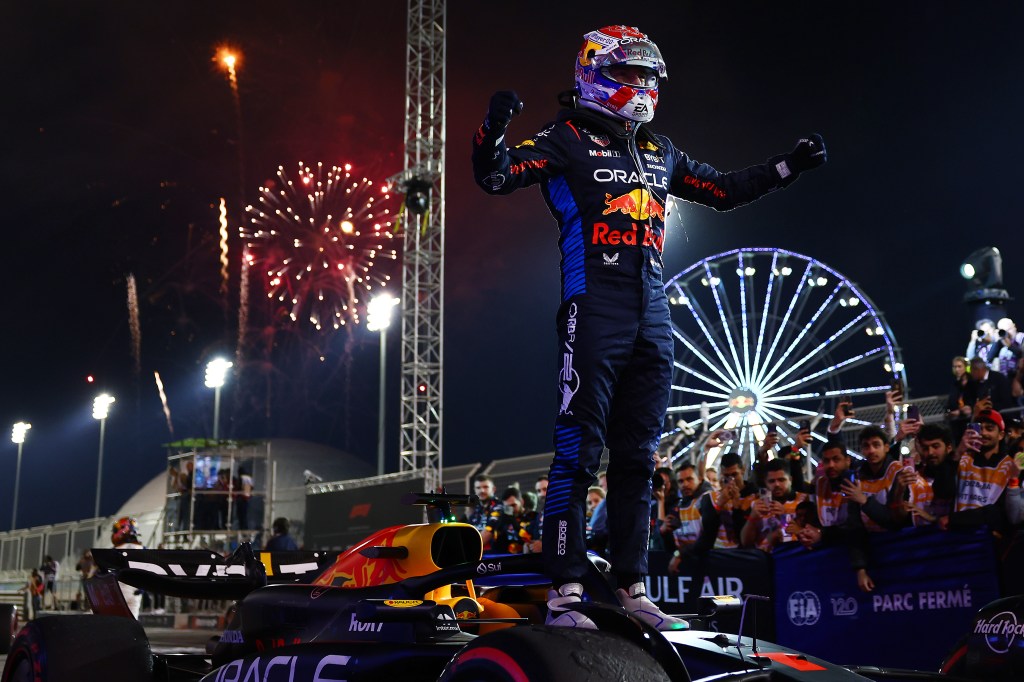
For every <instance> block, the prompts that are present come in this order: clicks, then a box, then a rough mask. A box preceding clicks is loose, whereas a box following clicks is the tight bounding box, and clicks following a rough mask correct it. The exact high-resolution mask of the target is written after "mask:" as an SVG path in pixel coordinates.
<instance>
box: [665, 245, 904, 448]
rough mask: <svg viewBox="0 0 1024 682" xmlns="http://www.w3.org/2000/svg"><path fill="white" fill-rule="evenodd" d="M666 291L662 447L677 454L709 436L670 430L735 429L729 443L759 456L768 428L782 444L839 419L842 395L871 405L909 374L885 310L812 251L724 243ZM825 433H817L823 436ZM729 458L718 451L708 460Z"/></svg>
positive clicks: (671, 282) (676, 278) (670, 282)
mask: <svg viewBox="0 0 1024 682" xmlns="http://www.w3.org/2000/svg"><path fill="white" fill-rule="evenodd" d="M665 291H666V293H667V295H668V298H669V304H670V308H671V313H672V323H673V334H674V337H675V368H674V370H673V381H672V394H671V397H670V399H669V408H668V419H669V423H670V430H669V432H668V433H666V434H665V435H664V436H663V443H664V442H666V441H669V442H675V443H679V444H680V445H679V447H673V448H672V451H671V452H670V454H671V455H672V456H673V458H678V457H684V456H687V454H688V452H689V450H690V449H692V448H694V447H695V446H696V444H697V443H699V442H701V441H700V439H697V440H694V439H685V438H678V437H677V438H675V439H673V438H672V436H673V435H675V436H678V435H679V434H688V433H692V432H694V431H695V430H699V429H701V428H703V429H704V431H705V432H708V433H709V432H712V431H714V430H717V429H727V430H729V431H730V432H731V435H732V436H733V440H732V441H731V442H730V443H729V444H727V445H726V446H724V447H725V448H726V449H727V450H730V451H732V452H737V453H738V454H740V455H741V456H743V458H744V461H747V462H750V461H752V460H751V458H752V457H753V455H754V453H755V452H756V449H757V447H758V444H759V442H761V441H763V440H764V437H765V434H766V432H767V431H768V430H769V429H770V428H773V429H774V430H776V431H777V432H778V433H779V436H780V442H783V443H784V442H785V441H786V439H790V440H791V439H792V438H793V436H795V434H796V432H797V430H798V429H799V428H800V422H801V421H802V420H810V421H811V422H812V424H813V425H816V424H817V422H818V421H819V420H821V419H823V418H824V419H828V418H830V416H831V414H832V413H833V411H834V409H835V404H836V403H837V402H838V401H839V399H841V398H846V397H848V398H849V399H851V400H852V401H854V403H855V404H863V399H864V397H865V396H868V395H871V394H883V393H884V392H885V391H888V390H890V388H891V387H892V384H893V381H894V380H900V381H903V382H904V383H905V382H906V376H905V371H904V367H903V362H902V360H901V356H900V351H899V347H898V346H897V345H896V340H895V337H894V335H893V333H892V330H891V329H890V327H889V325H888V324H887V323H886V321H885V319H884V318H883V317H882V313H881V311H880V310H878V308H877V307H876V306H875V305H874V304H873V303H872V302H871V300H870V299H869V298H868V297H867V296H866V295H865V294H864V293H863V292H862V291H861V290H860V289H859V288H858V287H857V285H856V284H855V283H853V282H851V281H850V280H849V279H848V278H846V277H845V276H844V275H842V274H841V273H839V272H837V271H836V270H835V269H833V268H831V267H829V266H828V265H826V264H825V263H822V262H821V261H818V260H815V259H814V258H811V257H809V256H804V255H802V254H799V253H794V252H792V251H786V250H784V249H773V248H742V249H736V250H733V251H726V252H724V253H720V254H718V255H715V256H711V257H709V258H705V259H703V260H701V261H698V262H696V263H694V264H693V265H691V266H690V267H688V268H686V269H685V270H683V271H682V272H680V273H679V274H677V275H675V276H674V277H672V278H671V279H669V280H668V282H667V283H666V284H665ZM878 402H880V401H878ZM851 421H853V422H854V423H856V420H851ZM673 427H674V428H673ZM813 430H814V429H812V431H813ZM823 432H824V429H818V430H817V433H815V434H814V437H815V438H816V439H817V440H819V441H823V440H824V439H825V437H824V435H822V434H823ZM684 441H689V442H685V443H684ZM720 454H721V452H720V451H719V448H715V449H713V450H712V451H711V452H709V457H708V466H714V463H715V461H716V460H717V458H718V456H719V455H720Z"/></svg>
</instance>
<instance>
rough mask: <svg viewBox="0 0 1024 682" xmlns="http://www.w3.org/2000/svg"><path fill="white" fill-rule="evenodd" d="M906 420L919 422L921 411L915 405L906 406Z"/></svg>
mask: <svg viewBox="0 0 1024 682" xmlns="http://www.w3.org/2000/svg"><path fill="white" fill-rule="evenodd" d="M906 418H907V419H916V420H918V421H920V420H921V409H920V408H919V407H918V406H917V405H907V417H906Z"/></svg>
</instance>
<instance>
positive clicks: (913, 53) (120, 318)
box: [0, 0, 1024, 528]
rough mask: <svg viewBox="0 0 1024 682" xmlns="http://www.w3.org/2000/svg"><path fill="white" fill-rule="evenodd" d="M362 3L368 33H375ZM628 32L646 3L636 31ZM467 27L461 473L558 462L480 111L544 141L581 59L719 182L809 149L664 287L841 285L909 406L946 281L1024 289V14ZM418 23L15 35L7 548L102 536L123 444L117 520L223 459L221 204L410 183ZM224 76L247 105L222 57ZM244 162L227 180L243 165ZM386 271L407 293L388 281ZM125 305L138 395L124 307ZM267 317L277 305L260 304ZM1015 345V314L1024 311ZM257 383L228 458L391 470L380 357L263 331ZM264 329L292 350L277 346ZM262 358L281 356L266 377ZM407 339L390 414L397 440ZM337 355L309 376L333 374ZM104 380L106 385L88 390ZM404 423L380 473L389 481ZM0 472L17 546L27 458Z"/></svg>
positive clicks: (672, 242) (525, 226)
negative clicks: (136, 351)
mask: <svg viewBox="0 0 1024 682" xmlns="http://www.w3.org/2000/svg"><path fill="white" fill-rule="evenodd" d="M357 5H358V6H357ZM636 6H638V5H636V4H633V5H630V7H636ZM642 6H643V7H644V8H645V9H643V10H638V9H626V4H624V3H617V4H614V5H613V4H612V3H606V2H590V3H541V2H533V1H530V2H519V3H508V4H507V5H505V4H499V3H456V2H452V3H450V9H449V16H448V36H449V39H448V48H447V49H448V72H447V79H448V93H447V109H448V125H447V174H446V182H447V233H446V239H447V248H446V264H445V275H446V289H445V303H446V310H445V334H446V335H445V357H444V362H445V374H444V382H445V386H444V391H445V404H444V409H445V414H444V458H445V463H446V464H458V463H465V462H471V461H489V460H491V459H494V458H499V457H504V456H513V455H521V454H532V453H536V452H544V451H548V450H550V445H549V443H550V426H551V423H552V419H553V414H554V409H555V406H556V402H555V400H556V396H555V393H554V368H555V364H554V363H555V354H554V338H555V337H554V329H553V315H554V310H555V308H556V306H557V302H558V269H557V267H558V254H557V247H556V239H557V234H556V232H555V229H554V223H553V220H552V219H551V217H550V216H549V215H548V213H547V210H546V208H545V207H544V205H543V201H542V199H541V197H540V194H539V191H537V190H526V191H522V192H519V193H517V194H514V195H512V196H510V197H503V198H491V197H488V196H486V195H485V194H484V193H483V192H481V191H480V190H479V189H477V188H476V186H475V185H474V184H473V182H472V178H471V174H470V165H469V153H470V138H471V136H472V134H473V132H474V130H475V128H476V126H477V125H478V124H479V121H480V119H481V118H482V116H483V114H484V112H485V111H486V107H487V102H488V99H489V97H490V94H491V92H492V91H494V90H496V89H515V90H517V91H518V92H519V94H520V96H521V98H522V99H523V101H524V102H525V105H526V107H525V110H524V112H523V114H522V115H521V116H520V117H519V118H517V119H516V120H515V121H514V122H513V124H512V128H511V131H510V133H509V137H510V139H512V140H519V139H524V138H526V137H529V136H530V135H532V134H533V133H534V132H536V131H538V130H539V129H540V128H541V126H543V125H544V124H545V123H546V122H547V121H549V120H551V119H552V118H553V117H554V114H555V112H556V109H557V105H556V102H555V95H556V93H557V92H559V91H561V90H564V89H568V88H570V87H571V86H572V67H573V59H574V57H575V53H576V50H577V49H578V47H579V44H580V41H581V38H582V35H583V34H584V33H585V32H586V31H588V30H592V29H594V28H598V27H600V26H603V25H605V24H609V23H628V24H635V25H637V26H639V27H640V28H641V29H642V30H645V31H647V32H648V33H649V34H650V35H651V37H652V38H653V39H654V40H655V41H656V42H657V43H658V45H659V46H660V48H661V50H662V53H663V54H664V56H665V59H666V61H667V64H668V72H669V80H668V81H667V82H666V83H664V84H663V86H662V88H661V99H660V103H659V108H658V112H657V116H656V117H655V120H654V124H653V127H654V129H655V130H657V131H658V132H661V133H663V134H666V135H668V136H669V137H670V138H671V139H672V140H673V141H674V142H675V144H676V145H677V146H678V147H680V148H681V149H683V150H684V151H686V152H687V153H688V154H690V155H691V156H692V157H694V158H696V159H698V160H700V161H703V162H707V163H710V164H712V165H713V166H715V167H716V168H718V169H719V170H733V169H739V168H742V167H745V166H747V165H750V164H752V163H760V162H762V161H763V160H764V159H766V158H767V157H769V156H771V155H773V154H777V153H782V152H786V151H789V150H790V149H791V148H792V147H793V145H794V144H795V142H796V140H797V139H798V138H799V137H800V136H803V135H806V134H808V133H811V132H820V133H821V134H822V135H823V136H824V138H825V141H826V144H827V147H828V151H829V158H830V161H829V163H828V165H827V166H825V167H824V168H823V169H821V170H817V171H815V172H813V173H810V174H808V175H806V176H805V177H802V178H801V179H800V180H799V181H798V182H797V183H796V184H795V185H793V186H792V187H791V188H789V189H788V190H786V191H784V192H781V193H777V194H774V195H772V196H770V197H767V198H765V199H764V200H762V201H760V202H758V203H756V204H754V205H752V206H748V207H744V208H742V209H739V210H737V211H734V212H731V213H724V214H718V213H715V212H713V211H711V210H710V209H705V208H702V207H698V206H686V207H684V208H683V210H682V215H681V218H682V220H683V223H684V225H685V236H683V235H682V234H669V236H668V238H667V240H666V247H665V259H666V273H667V274H669V275H671V274H674V273H676V272H679V271H681V270H683V269H684V268H686V267H687V266H689V265H690V264H691V263H693V262H694V261H696V260H699V259H701V258H705V257H707V256H710V255H713V254H716V253H719V252H722V251H726V250H728V249H731V248H736V247H741V246H769V247H779V248H784V249H790V250H792V251H796V252H799V253H803V254H807V255H809V256H813V257H814V258H817V259H819V260H821V261H823V262H825V263H827V264H829V265H830V266H832V267H833V268H835V269H837V270H839V271H840V272H842V273H844V274H845V275H846V276H847V277H849V278H850V279H851V280H853V281H855V282H857V283H858V284H859V285H860V287H862V288H863V289H864V291H865V292H867V293H868V295H869V296H870V297H871V298H872V299H873V300H874V302H875V303H876V304H877V305H878V306H879V307H880V308H881V310H882V311H883V312H884V315H885V317H886V319H887V321H888V322H889V324H890V325H891V327H892V329H893V331H894V333H895V336H896V339H897V341H898V343H899V344H900V346H901V347H902V349H903V356H904V360H905V362H906V365H907V371H908V374H909V378H910V385H911V389H912V391H913V393H914V394H916V395H933V394H936V393H944V392H945V391H946V388H947V384H948V361H949V359H950V358H951V357H952V356H953V355H955V354H959V353H962V352H963V351H964V347H965V345H966V341H967V337H968V332H969V330H970V328H971V325H972V322H971V321H970V320H969V315H968V308H967V306H966V305H965V304H963V303H962V302H961V298H962V295H963V292H964V291H965V285H964V282H963V281H962V280H961V279H960V278H959V276H958V274H957V269H958V266H959V264H960V262H961V261H962V260H963V258H964V257H966V256H967V255H968V254H969V253H970V252H972V251H974V250H975V249H977V248H979V247H983V246H996V247H998V248H1000V249H1001V251H1002V252H1003V256H1004V267H1005V270H1006V288H1007V289H1008V290H1009V291H1010V293H1011V295H1017V296H1019V295H1021V293H1022V292H1024V274H1022V269H1021V267H1020V257H1021V245H1022V242H1024V240H1022V238H1021V228H1020V218H1019V215H1020V213H1021V209H1022V204H1021V200H1022V193H1021V191H1020V188H1019V182H1020V178H1019V177H1018V173H1017V172H1015V168H1016V165H1015V162H1014V159H1018V158H1021V157H1022V155H1024V148H1022V147H1024V134H1022V133H1021V127H1020V121H1021V120H1022V118H1024V116H1022V114H1024V94H1022V93H1024V91H1022V90H1021V88H1020V87H1019V85H1018V84H1019V80H1020V76H1019V73H1020V68H1021V65H1022V64H1024V43H1022V42H1021V40H1020V39H1019V36H1020V35H1021V32H1022V29H1024V7H1022V6H1020V4H1019V3H1012V2H999V3H996V2H982V3H954V2H946V3H942V2H909V3H892V2H880V1H874V0H871V1H868V2H843V3H828V13H827V15H826V14H823V11H824V10H823V7H824V5H822V3H820V2H810V1H806V2H803V1H801V2H775V3H748V2H738V1H737V2H716V3H710V2H708V3H694V2H680V1H673V2H647V3H644V4H643V5H642ZM405 11H406V6H405V2H398V1H392V0H385V1H384V2H377V3H349V2H295V3H280V2H278V3H266V2H219V3H210V4H208V5H200V4H199V3H159V4H157V3H138V2H123V1H112V2H104V3H95V2H94V3H66V2H57V1H55V0H44V1H42V2H34V3H5V4H4V6H3V7H2V8H0V50H2V51H3V53H2V55H0V70H2V76H3V83H4V95H3V97H2V98H0V101H2V104H0V131H2V142H0V172H2V180H3V186H4V187H6V188H7V189H6V192H5V194H4V196H5V198H6V200H5V202H4V203H5V206H4V210H3V211H2V213H0V216H2V218H0V220H2V221H3V227H4V233H5V235H6V237H7V239H8V242H7V244H8V246H7V249H6V250H5V256H6V257H5V259H4V260H5V265H6V267H5V269H4V273H5V275H6V277H7V281H8V289H7V291H8V296H7V315H6V316H5V319H6V323H5V325H4V327H3V331H4V333H3V339H4V341H3V346H2V350H3V355H2V357H3V360H2V364H0V367H2V384H0V386H2V387H3V390H2V392H0V419H2V420H3V421H2V422H0V424H2V425H3V426H2V428H3V429H5V434H9V431H10V426H9V425H10V424H13V423H14V422H15V421H18V420H26V421H29V422H31V423H32V425H33V428H32V430H31V431H30V432H29V435H28V440H27V441H26V443H25V447H24V458H25V459H24V462H23V468H22V478H21V488H20V490H21V492H20V495H21V500H22V502H21V504H20V509H19V515H18V522H19V523H18V525H19V526H25V525H38V524H42V523H52V522H57V521H62V520H68V519H73V518H85V517H88V516H90V515H91V514H92V508H93V500H94V495H95V488H94V481H95V476H96V458H97V447H98V435H99V429H98V425H97V423H96V422H95V421H94V420H93V419H92V418H91V417H90V412H91V403H92V398H93V397H94V396H95V395H96V394H97V393H99V392H100V391H103V390H106V391H109V392H111V393H113V394H114V395H115V396H116V397H117V403H116V404H115V405H114V407H113V408H112V412H111V416H110V418H109V419H108V421H107V428H106V437H107V441H106V450H105V454H104V458H105V467H104V484H103V489H104V497H103V504H102V512H103V513H113V512H114V511H115V510H116V509H117V507H118V506H120V504H121V503H122V502H123V501H124V500H125V499H127V497H129V496H130V495H131V493H132V492H134V490H135V489H136V488H137V487H138V486H139V485H141V484H142V483H144V482H145V481H147V480H149V479H150V478H151V477H152V476H153V475H155V474H156V473H157V472H159V471H160V470H161V469H162V467H163V466H164V463H165V455H166V453H165V451H164V450H163V449H162V448H161V445H160V444H161V443H165V442H167V441H168V440H170V439H171V438H172V435H171V433H170V431H169V429H168V426H167V422H166V420H165V417H164V414H163V409H162V407H161V403H160V399H159V395H158V393H157V390H156V386H155V383H154V379H153V372H154V371H158V372H160V375H161V377H162V379H163V381H164V384H165V386H166V392H167V399H168V403H169V406H170V410H171V413H172V423H173V426H174V435H173V437H174V438H180V437H188V436H203V435H210V434H211V432H212V411H213V407H212V405H213V398H212V391H211V390H210V389H207V388H205V387H204V386H203V369H204V366H205V364H206V362H207V361H208V360H209V359H210V358H211V357H213V356H215V355H216V354H225V355H229V356H230V355H233V354H234V349H235V339H236V334H237V328H236V325H237V315H238V311H237V306H238V279H239V278H238V267H237V256H238V253H239V251H238V249H239V248H240V246H241V243H240V242H239V240H238V239H237V238H236V237H234V235H235V230H234V229H232V235H233V241H232V244H231V248H232V249H233V250H232V255H233V256H234V257H235V261H234V265H233V266H232V272H231V285H230V291H229V293H228V295H227V296H226V297H224V296H222V295H221V294H220V292H219V286H220V273H219V268H220V265H219V262H218V258H219V249H218V243H217V242H218V235H217V231H218V212H217V207H218V202H219V199H220V197H226V198H227V200H228V202H229V211H235V213H234V215H233V217H231V225H232V228H234V227H235V226H237V224H238V219H239V217H240V216H239V215H238V213H237V208H238V205H239V203H240V202H241V201H243V200H244V202H246V203H251V202H255V201H256V199H257V197H258V188H259V186H260V185H261V184H262V183H263V182H264V181H265V180H267V179H270V178H272V177H273V176H274V173H275V172H276V169H277V167H278V166H279V165H281V166H284V167H285V168H286V169H292V168H294V167H295V166H296V164H297V163H298V162H299V161H303V162H305V163H316V162H318V161H322V162H324V163H325V164H328V165H331V164H343V163H351V164H353V166H354V167H355V171H354V172H356V173H358V174H360V175H365V176H366V177H369V178H371V179H373V180H377V181H382V180H383V179H385V178H386V177H388V176H390V175H392V174H393V173H396V172H398V171H400V170H401V169H402V144H403V140H402V137H403V113H404V109H403V103H404V89H405V65H404V59H405ZM224 44H227V45H230V46H232V47H235V48H237V49H239V50H240V51H241V52H242V53H243V57H242V61H241V63H240V64H239V66H238V79H239V102H240V111H241V123H242V126H241V131H239V127H238V125H237V123H238V118H237V117H236V110H235V107H234V103H233V98H232V90H231V87H230V85H229V83H228V80H227V77H226V75H225V73H224V71H223V70H221V69H219V68H218V67H217V65H216V64H215V63H214V61H213V56H214V53H215V50H216V49H217V47H218V46H220V45H224ZM240 160H241V163H240ZM395 272H396V275H397V270H396V271H395ZM129 274H133V275H134V276H135V278H136V280H137V283H138V292H139V319H140V327H141V338H142V345H141V358H140V359H141V362H140V368H139V371H138V372H136V369H135V366H134V359H133V355H132V350H131V347H132V343H131V333H130V329H129V315H128V308H127V302H126V301H127V298H126V279H127V276H128V275H129ZM254 286H255V287H256V288H257V289H258V288H259V285H254ZM1010 313H1011V316H1016V317H1020V312H1019V305H1018V304H1017V303H1016V302H1014V303H1011V304H1010ZM252 315H253V325H254V329H255V330H256V331H255V332H254V336H255V337H256V338H257V339H258V341H253V344H254V346H253V348H252V349H251V351H252V352H251V354H250V356H249V357H250V358H251V364H248V365H247V366H246V367H245V368H244V369H243V372H242V375H241V377H240V378H239V379H238V380H237V381H234V383H230V384H229V385H228V386H226V387H225V389H224V393H223V401H224V402H223V407H222V424H221V435H224V436H229V437H235V438H249V437H252V438H261V437H290V438H301V439H306V440H311V441H315V442H322V443H327V444H330V445H333V446H335V447H338V448H340V449H344V450H347V451H350V452H353V453H355V454H356V455H359V456H362V457H364V458H365V459H367V460H368V461H375V457H376V429H377V422H376V420H377V408H376V405H377V380H378V362H379V355H378V354H379V345H378V344H379V337H378V336H377V335H376V334H374V333H370V332H368V331H366V330H365V329H364V328H362V327H357V328H346V329H344V330H343V331H341V332H336V333H329V334H328V333H319V334H317V333H314V332H313V331H312V330H311V329H310V328H309V326H308V325H292V326H290V327H289V326H288V325H283V324H279V323H275V321H274V320H275V313H274V311H273V310H271V309H269V308H268V307H267V306H263V307H261V308H259V309H254V311H253V313H252ZM275 325H276V326H275ZM268 338H271V339H273V340H274V341H275V342H276V345H275V346H274V347H273V350H272V351H271V352H269V353H265V352H263V353H261V352H257V351H256V350H255V347H256V345H258V344H259V343H262V342H265V341H266V339H268ZM398 340H399V339H398V334H397V333H392V334H389V338H388V341H389V344H388V345H389V348H388V359H389V365H390V367H389V372H388V382H389V383H388V387H389V393H390V396H391V397H392V398H393V399H392V400H391V401H390V404H391V405H392V406H393V407H392V408H391V412H393V413H394V414H393V415H392V416H393V417H394V416H395V415H397V408H398V404H397V392H398V386H399V384H398V378H399V375H398V369H399V367H398V365H399V352H400V350H399V345H398ZM321 356H323V358H324V359H323V360H322V361H321V359H320V358H321ZM90 375H91V376H94V377H95V382H94V383H88V382H87V380H86V377H87V376H90ZM397 428H398V427H397V418H392V419H391V420H390V422H389V428H388V433H389V437H388V457H389V460H390V462H391V467H392V469H394V468H396V467H397V442H398V437H397V434H398V431H397ZM3 442H4V443H6V445H4V446H3V447H2V448H0V500H7V501H8V502H6V503H2V504H0V528H8V527H9V523H10V511H11V510H10V503H9V500H10V495H11V493H12V491H13V479H14V467H15V454H16V446H14V445H13V444H12V443H10V440H9V436H8V435H5V436H4V438H3Z"/></svg>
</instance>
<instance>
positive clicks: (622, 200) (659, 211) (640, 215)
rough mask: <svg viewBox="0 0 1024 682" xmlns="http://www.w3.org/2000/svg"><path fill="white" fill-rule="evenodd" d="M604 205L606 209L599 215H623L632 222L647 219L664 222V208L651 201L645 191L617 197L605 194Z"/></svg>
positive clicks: (639, 190) (640, 190) (636, 191)
mask: <svg viewBox="0 0 1024 682" xmlns="http://www.w3.org/2000/svg"><path fill="white" fill-rule="evenodd" d="M604 203H605V206H607V208H605V209H604V211H602V212H601V215H611V214H612V213H624V214H626V215H628V216H630V217H631V218H633V220H647V219H648V218H657V219H658V220H665V208H664V207H663V206H662V205H661V204H659V203H658V202H657V201H655V200H654V199H652V198H651V195H650V194H649V193H648V192H647V190H646V189H634V190H633V191H632V192H630V193H629V194H623V195H621V196H618V197H613V196H612V195H611V194H605V195H604Z"/></svg>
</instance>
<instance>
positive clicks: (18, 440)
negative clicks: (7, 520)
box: [11, 422, 32, 530]
mask: <svg viewBox="0 0 1024 682" xmlns="http://www.w3.org/2000/svg"><path fill="white" fill-rule="evenodd" d="M31 428H32V425H31V424H28V423H26V422H18V423H17V424H15V425H14V430H13V431H12V432H11V442H12V443H15V444H16V445H17V446H18V464H17V465H16V466H15V468H14V509H13V510H12V511H11V530H14V529H15V528H17V526H16V525H15V524H16V523H17V522H18V484H19V483H20V482H21V448H22V446H23V445H24V444H25V434H26V433H27V432H28V430H29V429H31Z"/></svg>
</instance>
